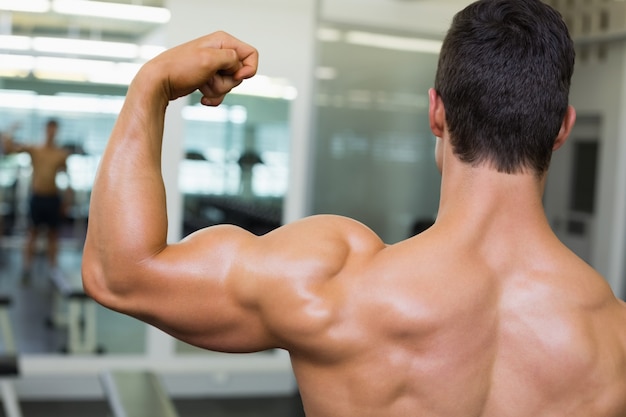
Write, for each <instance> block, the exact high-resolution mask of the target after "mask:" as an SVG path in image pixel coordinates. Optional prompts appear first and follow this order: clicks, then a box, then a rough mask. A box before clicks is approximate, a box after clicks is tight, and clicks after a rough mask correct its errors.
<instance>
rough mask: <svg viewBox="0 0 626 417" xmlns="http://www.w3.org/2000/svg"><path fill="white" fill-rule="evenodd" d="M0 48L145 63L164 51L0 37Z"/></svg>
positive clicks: (95, 42) (84, 41) (115, 44)
mask: <svg viewBox="0 0 626 417" xmlns="http://www.w3.org/2000/svg"><path fill="white" fill-rule="evenodd" d="M0 48H1V49H4V50H10V51H30V50H32V51H36V52H41V53H52V54H64V55H73V56H79V55H83V56H93V57H96V56H100V57H105V58H119V59H137V58H138V59H141V60H144V61H147V60H149V59H152V58H154V57H155V56H156V55H158V54H160V53H161V52H163V51H164V50H165V48H164V47H162V46H158V45H136V44H133V43H125V42H107V41H98V40H91V39H70V38H49V37H35V38H29V37H27V36H13V35H0Z"/></svg>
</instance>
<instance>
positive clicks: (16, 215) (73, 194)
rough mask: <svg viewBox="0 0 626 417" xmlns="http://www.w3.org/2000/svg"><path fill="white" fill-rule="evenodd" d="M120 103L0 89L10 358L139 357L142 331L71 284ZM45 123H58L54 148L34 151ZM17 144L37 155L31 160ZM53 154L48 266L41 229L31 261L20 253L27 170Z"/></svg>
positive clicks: (2, 284)
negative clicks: (5, 142) (7, 137)
mask: <svg viewBox="0 0 626 417" xmlns="http://www.w3.org/2000/svg"><path fill="white" fill-rule="evenodd" d="M70 88H71V87H70ZM61 89H62V88H61ZM111 92H113V93H116V92H117V91H116V90H112V91H111ZM122 101H123V96H122V95H103V94H85V93H81V94H71V93H61V92H57V93H54V94H48V93H47V92H45V91H40V92H36V91H34V90H27V91H25V90H17V89H3V90H0V108H1V109H2V111H1V112H0V130H2V131H3V132H5V133H10V132H8V131H10V130H12V129H14V132H12V136H13V140H12V143H13V145H14V146H15V149H11V147H10V146H7V147H4V150H5V151H6V152H4V153H3V154H2V155H1V156H0V215H1V219H0V220H1V221H0V227H1V239H0V277H2V279H1V280H0V294H2V295H5V296H8V297H9V298H10V299H11V301H12V303H11V304H10V306H9V316H10V318H11V321H12V323H13V333H14V335H15V344H16V346H17V349H18V350H19V352H20V353H32V354H41V353H70V354H85V353H87V354H97V353H105V352H106V353H111V354H119V353H141V352H143V351H144V350H145V326H143V325H142V324H141V323H139V322H137V321H134V320H131V319H130V318H128V317H124V316H121V315H118V314H115V313H113V312H111V311H108V310H106V309H104V308H102V307H100V306H97V305H95V303H93V301H91V300H90V299H88V298H87V297H86V296H85V295H84V293H83V292H82V285H81V283H80V263H81V258H82V247H83V243H84V239H85V233H86V227H87V215H88V210H89V198H90V193H91V187H92V185H93V180H94V176H95V172H96V169H97V166H98V163H99V160H100V155H101V154H102V151H103V149H104V145H105V143H106V141H107V140H108V135H109V133H110V132H111V129H112V127H113V124H114V122H115V118H116V114H117V111H118V110H119V108H120V106H121V104H122ZM52 119H54V120H55V121H57V123H58V126H57V128H56V132H54V137H53V139H54V148H55V149H56V151H50V150H46V151H43V150H41V149H42V146H43V145H44V142H45V140H46V135H47V129H46V125H47V122H48V121H49V120H52ZM18 146H29V147H35V148H37V149H39V151H37V152H38V153H37V154H36V155H37V156H36V158H31V153H29V152H25V151H23V149H19V148H18ZM13 151H15V152H13ZM55 152H56V154H55ZM59 152H63V153H64V156H65V157H66V159H65V164H64V165H65V168H64V169H57V167H56V166H55V167H54V168H53V169H51V170H50V171H51V172H52V174H49V175H52V176H54V178H53V179H52V180H51V181H53V184H54V185H56V188H57V190H56V192H54V194H55V195H57V196H58V197H59V199H60V200H61V210H60V211H61V213H60V215H59V225H58V229H57V230H58V232H57V234H58V240H57V242H58V255H57V257H56V259H57V261H56V263H57V265H56V267H55V266H54V262H51V260H50V259H49V257H48V249H49V248H50V247H51V245H50V241H49V240H48V232H49V228H48V227H47V226H44V227H42V228H41V229H40V230H39V231H38V233H37V238H36V239H35V240H34V241H33V242H34V247H33V252H32V253H33V254H34V255H33V258H32V262H28V261H27V259H28V258H27V255H26V253H27V251H26V247H27V245H28V242H29V231H30V228H31V225H32V217H31V213H32V207H31V198H32V195H33V191H34V186H33V184H34V183H33V173H34V169H33V168H34V167H35V166H36V165H37V164H39V167H40V168H38V169H39V172H40V173H42V172H46V170H45V169H44V168H42V167H45V166H46V164H49V163H51V162H50V161H51V160H54V159H55V158H56V157H55V156H52V155H57V156H58V153H59ZM35 159H36V160H35ZM57 162H58V161H57ZM35 169H37V168H35ZM54 185H53V187H54ZM46 201H47V200H46ZM38 204H43V206H41V205H38ZM46 204H48V203H46V202H43V203H42V202H40V203H36V207H40V208H41V210H42V212H43V215H44V216H46V217H47V216H48V215H49V214H51V213H54V212H57V213H58V212H59V210H58V209H57V210H55V208H54V207H55V206H54V205H53V206H50V207H48V206H47V205H46ZM29 264H30V265H29Z"/></svg>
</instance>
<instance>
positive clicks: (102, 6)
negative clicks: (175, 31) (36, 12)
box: [0, 0, 171, 23]
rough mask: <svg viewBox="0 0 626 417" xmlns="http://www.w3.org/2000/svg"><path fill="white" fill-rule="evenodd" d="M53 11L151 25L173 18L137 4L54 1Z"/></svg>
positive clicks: (155, 8) (155, 9)
mask: <svg viewBox="0 0 626 417" xmlns="http://www.w3.org/2000/svg"><path fill="white" fill-rule="evenodd" d="M0 1H1V0H0ZM52 9H53V10H54V11H55V12H57V13H62V14H70V15H78V16H93V17H104V18H110V19H122V20H133V21H142V22H150V23H167V22H169V20H170V17H171V13H170V11H169V10H168V9H166V8H164V7H151V6H140V5H136V4H122V3H109V2H101V1H91V0H52Z"/></svg>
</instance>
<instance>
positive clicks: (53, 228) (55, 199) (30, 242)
mask: <svg viewBox="0 0 626 417" xmlns="http://www.w3.org/2000/svg"><path fill="white" fill-rule="evenodd" d="M58 127H59V124H58V122H57V121H56V120H55V119H50V120H48V122H47V123H46V137H45V141H44V143H43V144H41V145H20V144H16V143H13V141H12V140H7V141H6V143H5V147H6V149H7V151H8V152H27V153H28V154H29V155H30V158H31V165H32V168H33V174H32V183H31V197H30V216H31V224H30V227H29V230H28V238H27V242H26V247H25V253H24V276H25V277H26V278H27V277H28V275H29V274H30V271H31V268H32V262H33V258H34V254H35V249H36V243H37V235H38V232H39V231H40V229H41V228H42V227H43V226H46V228H47V247H46V253H47V259H48V262H49V263H50V265H51V266H56V264H57V253H58V240H59V226H60V223H61V215H62V213H61V209H62V207H61V203H62V198H61V195H60V193H59V190H58V188H57V185H56V175H57V173H58V172H59V171H63V170H65V169H66V165H65V164H66V161H67V157H68V155H69V152H68V151H66V150H64V149H61V148H59V147H57V146H56V144H55V139H56V135H57V131H58Z"/></svg>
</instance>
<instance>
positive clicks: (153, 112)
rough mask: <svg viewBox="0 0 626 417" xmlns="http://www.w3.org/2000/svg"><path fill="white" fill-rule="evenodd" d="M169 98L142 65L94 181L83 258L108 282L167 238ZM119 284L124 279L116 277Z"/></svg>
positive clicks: (154, 251) (109, 283) (119, 276)
mask: <svg viewBox="0 0 626 417" xmlns="http://www.w3.org/2000/svg"><path fill="white" fill-rule="evenodd" d="M167 103H168V99H167V97H166V96H165V94H164V93H163V91H162V88H161V85H160V82H159V80H158V79H156V78H155V76H153V74H152V73H151V72H150V68H144V69H142V72H140V73H139V74H138V76H137V77H136V78H135V80H134V81H133V83H132V84H131V86H130V87H129V90H128V94H127V97H126V100H125V103H124V106H123V108H122V111H121V112H120V115H119V117H118V119H117V122H116V124H115V127H114V128H113V131H112V133H111V137H110V139H109V143H108V144H107V148H106V150H105V152H104V155H103V157H102V161H101V164H100V168H99V171H98V174H97V176H96V180H95V182H94V187H93V192H92V196H91V203H90V213H89V228H88V232H87V240H86V244H85V258H86V260H88V261H89V262H91V263H95V265H92V266H93V267H96V268H97V269H98V270H101V271H106V274H105V275H104V276H103V277H101V278H105V277H106V280H107V282H106V285H107V286H115V285H117V284H118V283H117V282H115V281H113V280H116V279H117V280H120V281H125V278H124V277H125V276H126V274H132V273H133V272H132V271H133V268H134V267H136V266H137V265H140V264H141V263H142V262H143V261H145V260H146V259H147V258H149V257H150V256H152V255H154V254H155V253H158V252H159V251H160V250H161V249H162V248H163V247H164V246H165V244H166V234H167V215H166V208H165V207H166V205H165V190H164V185H163V180H162V177H161V143H162V135H163V124H164V117H165V110H166V107H167ZM119 284H124V282H120V283H119Z"/></svg>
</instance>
